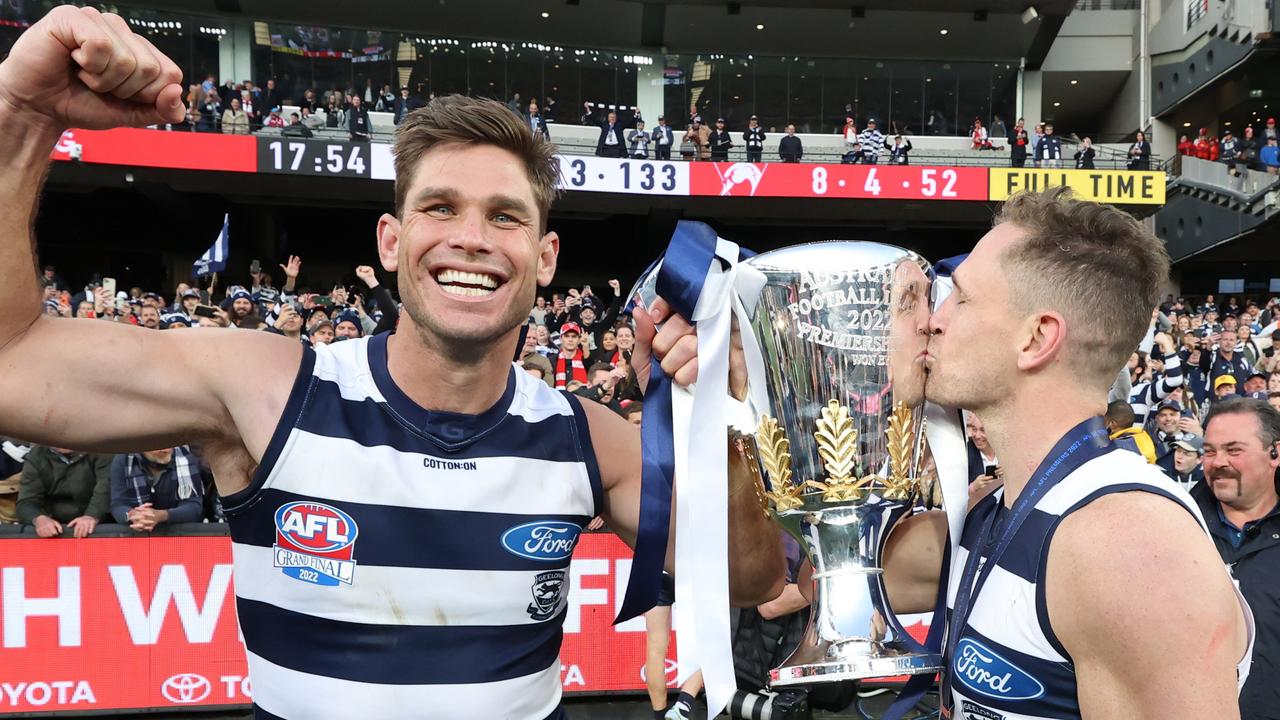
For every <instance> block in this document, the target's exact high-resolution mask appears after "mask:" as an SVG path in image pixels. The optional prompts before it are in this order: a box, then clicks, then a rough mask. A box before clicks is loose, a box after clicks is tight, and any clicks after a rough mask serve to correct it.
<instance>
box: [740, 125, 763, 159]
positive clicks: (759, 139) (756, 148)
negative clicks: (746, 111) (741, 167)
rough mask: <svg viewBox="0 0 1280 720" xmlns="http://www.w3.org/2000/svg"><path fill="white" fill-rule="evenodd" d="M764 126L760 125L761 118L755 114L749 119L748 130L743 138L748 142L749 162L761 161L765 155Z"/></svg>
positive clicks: (743, 134)
mask: <svg viewBox="0 0 1280 720" xmlns="http://www.w3.org/2000/svg"><path fill="white" fill-rule="evenodd" d="M764 138H765V135H764V128H762V127H760V118H758V117H756V116H755V115H752V116H751V119H750V120H748V121H747V131H746V132H744V133H742V139H743V141H744V142H746V143H747V162H757V163H758V162H761V161H762V159H763V157H764Z"/></svg>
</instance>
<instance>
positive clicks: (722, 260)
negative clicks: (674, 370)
mask: <svg viewBox="0 0 1280 720" xmlns="http://www.w3.org/2000/svg"><path fill="white" fill-rule="evenodd" d="M746 254H747V253H745V252H744V251H743V250H742V249H740V248H739V247H738V246H737V245H736V244H734V243H732V242H729V241H727V240H724V239H722V238H718V237H716V234H715V231H714V230H712V229H711V228H710V227H708V226H706V225H704V224H702V223H696V222H685V221H682V222H680V223H679V224H678V225H677V226H676V231H675V234H674V235H673V236H672V239H671V244H670V246H669V247H668V249H667V252H666V254H665V255H664V257H663V259H662V261H661V265H660V268H659V270H658V279H657V294H658V296H660V297H662V298H663V299H664V300H666V301H667V303H668V304H670V305H671V307H672V309H673V310H674V311H675V312H678V313H679V314H681V315H682V316H684V317H685V318H686V319H688V320H689V322H690V323H691V324H692V325H694V327H695V328H696V329H697V334H698V380H697V383H696V384H695V385H692V386H690V387H688V388H684V387H680V386H677V385H674V384H673V383H672V382H671V380H670V378H667V377H666V375H665V373H663V372H662V370H661V367H660V365H659V364H658V360H657V359H656V358H654V359H652V360H651V361H650V362H651V367H650V375H649V386H648V388H647V390H646V393H645V413H644V420H643V423H642V427H641V442H642V455H643V457H644V468H643V475H642V480H641V502H640V524H639V530H638V533H637V539H636V553H635V560H634V561H633V564H632V570H631V577H630V581H629V583H628V587H627V595H626V598H625V599H624V601H623V606H622V609H621V611H620V612H619V620H625V619H628V618H630V617H634V616H635V615H636V614H639V613H641V612H644V611H646V610H648V609H649V608H650V607H652V606H653V604H654V602H655V601H656V599H657V588H658V583H659V582H660V573H661V570H662V564H663V562H664V560H665V557H666V540H667V536H668V531H669V529H670V525H669V518H670V515H671V513H672V507H671V498H672V489H673V487H674V490H675V508H674V515H675V523H676V548H675V571H676V572H675V582H676V598H677V603H676V606H675V608H673V626H674V628H675V631H676V637H677V638H678V639H679V644H678V652H679V655H680V663H679V666H680V680H681V681H683V679H684V678H685V677H687V676H688V675H689V674H691V673H692V672H693V671H694V670H695V669H698V668H701V670H702V674H703V679H704V681H705V683H706V690H707V704H708V708H709V711H710V712H711V714H712V715H715V714H717V713H719V711H720V710H722V709H723V708H724V707H725V706H726V705H727V704H728V702H729V699H730V698H731V697H732V695H733V692H734V690H735V689H736V681H735V677H734V672H733V652H732V643H731V637H730V628H729V575H728V563H727V560H728V555H729V546H728V538H729V525H728V523H729V476H728V431H729V427H730V425H731V424H734V423H733V420H734V418H735V417H740V416H741V414H742V407H741V403H738V402H737V401H736V400H734V399H733V398H731V397H730V396H729V353H730V350H731V337H732V331H733V325H734V321H735V320H736V321H737V324H738V327H739V329H740V334H741V338H742V343H743V350H744V354H745V355H746V360H747V372H748V377H754V378H757V379H759V378H762V377H763V375H764V361H763V357H762V355H761V353H760V348H759V345H758V344H757V343H756V340H755V336H754V335H753V334H752V332H751V329H750V325H751V323H750V318H751V313H752V312H753V311H754V309H755V302H756V299H757V298H758V297H759V294H760V291H761V290H762V289H763V288H764V284H765V278H764V275H763V274H762V273H760V272H759V271H757V270H755V269H754V268H752V267H750V266H749V265H746V264H745V263H742V262H740V260H742V259H743V257H744V255H746ZM748 386H749V388H750V392H752V393H753V397H752V401H753V402H754V403H756V405H757V407H762V408H763V407H767V404H766V403H767V398H766V397H765V396H764V385H763V383H762V382H759V381H757V382H755V383H748ZM681 601H683V602H681ZM695 660H696V662H695Z"/></svg>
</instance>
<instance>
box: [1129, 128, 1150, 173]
mask: <svg viewBox="0 0 1280 720" xmlns="http://www.w3.org/2000/svg"><path fill="white" fill-rule="evenodd" d="M1125 167H1126V168H1128V169H1129V170H1150V169H1151V143H1149V142H1147V134H1146V133H1144V132H1142V131H1141V130H1139V131H1138V133H1137V135H1135V136H1134V139H1133V144H1132V145H1130V146H1129V161H1128V163H1127V164H1126V165H1125Z"/></svg>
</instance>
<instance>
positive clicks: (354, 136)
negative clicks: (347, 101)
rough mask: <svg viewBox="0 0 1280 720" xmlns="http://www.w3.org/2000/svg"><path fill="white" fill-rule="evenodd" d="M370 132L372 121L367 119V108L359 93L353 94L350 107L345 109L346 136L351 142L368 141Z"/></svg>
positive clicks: (371, 131)
mask: <svg viewBox="0 0 1280 720" xmlns="http://www.w3.org/2000/svg"><path fill="white" fill-rule="evenodd" d="M372 134H373V122H372V121H370V120H369V110H368V109H367V108H366V107H365V105H364V104H363V101H361V100H360V96H359V95H353V96H352V97H351V107H350V108H349V109H348V110H347V138H348V139H349V140H351V141H352V142H369V137H370V135H372Z"/></svg>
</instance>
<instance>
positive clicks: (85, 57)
mask: <svg viewBox="0 0 1280 720" xmlns="http://www.w3.org/2000/svg"><path fill="white" fill-rule="evenodd" d="M181 81H182V71H181V70H179V69H178V66H177V65H175V64H174V63H173V61H172V60H170V59H169V58H167V57H165V56H164V54H162V53H161V52H160V51H159V50H156V48H155V46H153V45H152V44H151V43H150V42H148V41H147V40H146V39H144V38H142V37H140V36H138V35H135V34H134V33H133V31H132V30H130V29H129V25H128V24H127V23H126V22H125V21H124V20H123V19H122V18H121V17H120V16H119V15H114V14H103V13H100V12H98V11H97V10H95V9H93V8H92V7H83V8H79V7H75V6H72V5H60V6H58V7H56V8H54V9H53V10H52V11H50V12H49V14H48V15H46V16H45V17H44V18H43V19H41V20H40V21H39V22H37V23H36V24H35V25H32V26H31V28H30V29H28V30H27V31H26V32H24V33H23V34H22V35H21V36H20V37H19V38H18V41H17V42H16V43H14V44H13V49H12V50H11V51H10V52H9V56H8V59H6V60H5V61H4V62H3V63H0V106H7V107H4V108H3V109H4V110H6V111H16V112H17V113H19V114H21V115H22V116H23V117H24V118H26V119H29V120H31V121H33V122H34V123H36V124H38V125H43V126H45V127H46V128H47V129H49V130H51V131H61V130H64V129H66V128H68V127H80V128H90V129H105V128H112V127H121V126H134V127H141V126H144V125H152V124H156V123H168V122H182V120H183V118H184V117H185V108H184V107H183V104H182V86H181V84H180V83H181Z"/></svg>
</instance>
